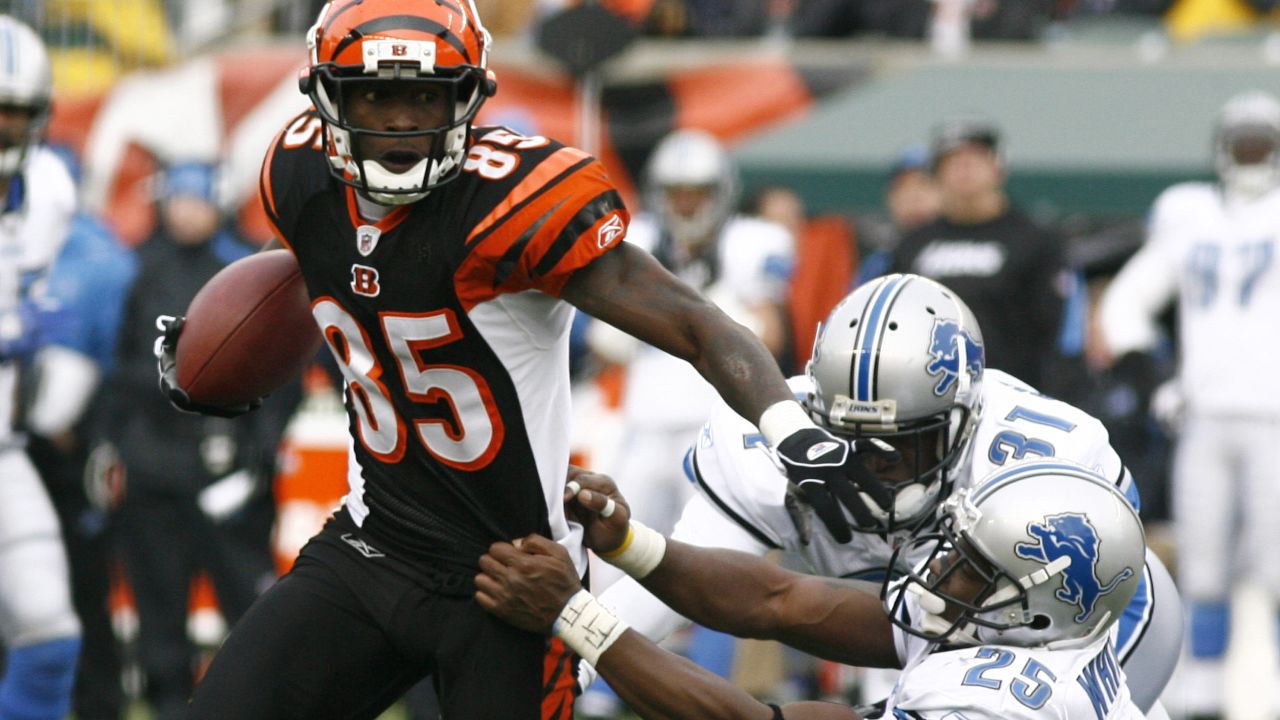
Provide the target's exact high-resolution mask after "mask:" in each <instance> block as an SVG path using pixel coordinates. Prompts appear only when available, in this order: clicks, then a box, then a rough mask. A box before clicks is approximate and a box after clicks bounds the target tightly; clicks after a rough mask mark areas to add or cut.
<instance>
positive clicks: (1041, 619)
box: [1028, 615, 1053, 630]
mask: <svg viewBox="0 0 1280 720" xmlns="http://www.w3.org/2000/svg"><path fill="white" fill-rule="evenodd" d="M1052 624H1053V621H1052V620H1050V619H1049V616H1048V615H1036V616H1035V617H1033V618H1031V622H1030V623H1029V624H1028V627H1030V628H1031V629H1032V630H1044V629H1046V628H1048V627H1049V626H1050V625H1052Z"/></svg>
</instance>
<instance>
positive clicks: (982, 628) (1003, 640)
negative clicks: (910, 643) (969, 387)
mask: <svg viewBox="0 0 1280 720" xmlns="http://www.w3.org/2000/svg"><path fill="white" fill-rule="evenodd" d="M1145 549H1146V542H1145V537H1144V535H1143V531H1142V524H1141V522H1140V521H1139V519H1138V515H1137V512H1136V511H1134V509H1133V508H1132V506H1131V505H1129V503H1128V501H1127V500H1126V499H1125V498H1124V496H1123V495H1122V494H1121V493H1120V492H1119V491H1118V490H1116V489H1115V488H1114V487H1113V486H1112V485H1111V483H1110V482H1109V481H1108V480H1107V479H1106V478H1103V477H1102V476H1100V475H1098V474H1097V473H1095V472H1093V471H1091V470H1088V469H1086V468H1084V467H1081V466H1078V465H1075V464H1073V463H1066V462H1062V461H1038V462H1032V463H1024V464H1021V465H1017V466H1014V467H1013V468H1010V469H1002V470H999V471H997V472H996V473H994V474H993V475H992V476H990V477H989V478H987V479H986V480H984V481H983V482H982V483H980V484H979V485H977V486H976V487H974V488H971V489H967V490H964V491H961V492H959V493H956V494H955V495H954V496H952V497H951V498H949V499H948V500H947V501H946V502H945V503H944V504H943V506H942V520H941V522H940V523H939V525H938V528H937V531H936V532H933V533H929V534H926V535H920V536H917V537H915V538H913V539H912V540H911V541H910V542H909V543H907V544H905V545H903V546H900V547H899V548H898V549H897V550H896V551H895V554H894V558H893V560H892V562H893V563H894V564H895V566H898V565H897V563H899V562H905V561H904V560H902V558H905V557H907V556H916V554H917V553H918V552H919V551H921V550H924V551H925V560H924V561H923V562H919V563H916V564H915V566H914V569H913V570H910V571H908V572H907V573H906V574H905V575H904V576H903V577H901V578H899V579H896V580H889V581H886V583H885V585H884V587H883V589H882V597H883V598H884V599H885V604H886V607H888V608H889V613H890V619H891V620H892V621H893V623H894V624H895V625H897V626H898V627H900V628H902V629H903V630H904V631H906V632H908V633H910V634H912V635H916V636H918V637H922V638H925V639H927V640H931V641H934V642H943V643H946V644H949V645H957V646H963V645H979V644H997V645H1012V646H1020V647H1042V646H1043V647H1049V648H1066V647H1079V646H1082V645H1087V644H1089V643H1091V642H1093V641H1094V640H1095V639H1096V638H1098V637H1100V636H1101V635H1103V634H1105V633H1106V632H1107V630H1108V629H1109V628H1110V627H1111V624H1112V623H1113V622H1114V621H1116V620H1117V619H1118V618H1119V617H1120V615H1121V614H1122V613H1123V611H1124V608H1125V607H1126V606H1127V605H1128V604H1129V601H1130V600H1131V599H1132V598H1133V594H1134V592H1135V591H1136V590H1137V587H1138V585H1139V583H1140V580H1141V577H1142V568H1143V562H1144V553H1145ZM909 597H914V598H916V599H917V600H918V603H919V607H920V611H921V617H918V618H916V619H915V622H912V621H911V620H910V619H909V615H910V613H907V612H903V610H904V606H905V605H906V602H907V599H908V598H909Z"/></svg>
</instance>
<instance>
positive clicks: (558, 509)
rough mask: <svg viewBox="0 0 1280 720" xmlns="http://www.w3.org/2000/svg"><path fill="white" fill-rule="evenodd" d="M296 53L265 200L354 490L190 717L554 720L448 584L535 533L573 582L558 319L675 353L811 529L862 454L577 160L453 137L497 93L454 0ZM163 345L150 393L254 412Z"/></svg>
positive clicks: (359, 6) (579, 553) (320, 35)
mask: <svg viewBox="0 0 1280 720" xmlns="http://www.w3.org/2000/svg"><path fill="white" fill-rule="evenodd" d="M307 44H308V47H309V65H308V68H307V69H306V71H305V72H304V73H303V75H302V77H301V87H302V89H303V91H304V92H306V93H307V94H308V95H309V96H310V98H311V100H312V102H313V104H314V108H313V109H311V110H309V111H307V112H305V113H303V114H301V115H299V116H298V117H297V118H295V119H294V120H292V121H290V122H289V124H288V125H287V127H286V128H284V130H283V131H282V132H281V133H280V135H279V137H278V139H277V140H276V141H275V143H273V145H272V147H271V148H270V149H269V150H268V155H267V157H266V160H265V162H264V166H263V174H262V183H261V189H262V199H263V201H264V205H265V207H266V209H267V215H268V217H269V219H270V220H271V221H272V223H273V224H274V226H275V230H276V232H277V236H278V239H279V242H278V243H274V244H272V246H278V245H283V246H287V247H288V248H289V249H290V250H291V251H292V252H293V254H294V255H295V257H296V258H297V260H298V264H299V266H300V267H301V270H302V275H303V277H304V278H305V280H306V284H307V288H308V291H309V292H310V295H311V298H312V311H313V313H314V315H315V317H316V320H317V323H318V324H319V326H320V328H321V329H322V331H323V333H322V334H323V336H324V337H325V338H326V340H327V341H328V344H329V347H330V349H331V351H332V352H333V355H334V357H335V359H336V360H337V362H338V364H339V365H340V366H341V370H342V373H343V376H344V378H345V380H346V401H347V402H346V405H347V410H348V416H349V418H350V432H351V449H350V454H349V479H350V486H351V492H350V493H349V494H348V495H347V496H346V499H345V503H344V504H343V507H342V508H341V509H340V510H339V511H338V512H337V513H336V514H335V515H334V516H333V518H332V519H331V520H330V521H329V523H328V524H327V525H326V527H325V528H324V529H323V530H322V531H321V532H320V533H319V534H318V535H316V536H315V537H314V538H313V539H312V541H311V542H310V543H308V544H307V546H306V547H305V548H304V549H303V550H302V553H301V556H300V557H299V559H298V561H297V563H296V564H295V565H294V567H293V569H292V571H291V572H290V573H289V574H288V575H286V576H285V577H284V578H283V579H282V580H281V581H280V582H278V583H277V584H276V585H275V586H274V587H272V589H271V590H268V591H267V593H266V594H265V595H264V596H263V597H262V598H260V599H259V601H258V602H257V603H255V605H254V606H253V608H252V609H251V610H250V611H249V613H248V614H246V615H245V617H244V618H243V619H242V620H241V622H240V623H239V625H237V627H235V628H233V629H232V632H231V635H230V637H229V638H228V640H227V642H226V643H225V644H224V645H223V646H222V648H221V650H220V651H219V652H218V654H217V655H216V656H215V658H214V660H213V664H212V665H211V666H210V668H209V671H208V673H207V674H206V675H205V677H204V680H203V681H202V682H201V684H200V685H199V686H198V687H197V688H196V690H195V695H194V699H193V701H192V707H191V712H190V715H189V717H191V718H217V719H218V720H222V719H223V718H228V717H237V718H278V717H316V716H320V715H323V716H326V717H370V716H373V715H376V714H377V713H378V711H379V710H380V709H382V708H385V707H386V706H387V705H389V704H390V703H391V702H392V701H393V700H394V699H395V698H397V697H399V696H400V695H401V694H402V693H403V692H404V690H405V689H406V688H407V687H408V686H409V685H411V684H412V683H414V682H416V681H417V680H418V679H419V678H421V677H423V676H424V675H428V674H431V675H432V676H433V677H434V678H435V681H436V683H437V689H438V690H439V695H440V701H441V709H442V713H443V715H444V717H445V718H465V719H467V720H469V719H470V718H503V719H504V720H508V719H510V720H529V719H532V718H539V717H541V718H552V717H555V718H567V717H568V716H569V715H570V713H571V712H572V700H573V692H572V690H573V686H574V672H573V668H574V665H575V663H574V660H573V658H572V657H571V656H570V655H569V654H568V653H567V652H564V651H563V649H562V647H561V646H559V645H558V644H557V645H554V646H552V647H550V648H549V647H548V645H547V641H546V638H545V637H543V636H541V635H539V634H535V633H529V632H524V631H519V630H516V629H514V628H511V627H510V626H508V625H506V624H504V623H501V622H500V621H498V620H496V619H495V618H492V617H491V616H489V615H488V614H487V613H485V612H484V611H483V610H482V609H481V608H480V607H479V606H478V605H476V603H475V601H474V599H473V593H472V588H471V586H472V582H473V578H474V577H475V573H476V570H477V567H478V562H479V558H480V556H481V555H482V554H483V553H484V552H485V549H486V548H488V547H489V545H490V544H492V543H493V542H495V541H497V540H509V539H514V538H517V537H523V536H525V535H527V534H529V533H532V532H538V533H542V534H544V535H547V536H550V537H553V538H555V539H556V540H558V541H561V542H563V543H565V545H566V546H567V547H568V548H569V549H570V551H571V555H572V557H573V558H574V562H575V563H576V566H577V568H578V571H579V572H584V571H585V566H586V551H585V550H584V549H583V548H582V547H581V542H580V538H581V529H580V528H579V527H578V526H576V525H570V523H569V522H568V520H567V519H566V518H565V515H564V509H563V503H562V495H563V488H564V477H565V470H566V466H567V463H568V456H569V436H570V433H569V428H568V427H567V424H568V421H567V418H568V417H569V415H570V403H569V377H568V331H569V325H570V322H571V320H572V318H573V306H577V307H578V308H579V309H581V310H583V311H585V312H587V313H588V314H590V315H591V316H593V317H595V318H597V319H600V320H603V321H605V322H608V323H610V324H612V325H615V326H617V327H619V328H621V329H623V330H625V331H627V332H628V333H630V334H633V335H635V336H636V337H638V338H640V339H642V340H644V341H646V342H649V343H651V344H653V345H655V346H657V347H660V348H662V349H663V350H666V351H667V352H670V353H672V354H673V355H676V356H678V357H681V358H683V359H685V360H687V361H689V362H690V363H691V364H692V365H693V366H694V367H696V368H697V369H698V371H699V372H700V373H702V375H703V376H704V377H705V378H707V380H708V381H709V382H710V383H711V384H712V385H713V386H715V387H716V389H717V390H718V391H719V392H720V393H721V394H722V395H724V396H725V397H726V399H727V400H728V401H729V402H730V404H731V405H732V406H733V407H734V408H736V409H737V410H738V411H739V412H741V413H742V414H743V415H744V416H745V417H749V418H753V419H755V420H757V421H758V422H759V425H760V426H761V429H762V432H763V433H764V434H765V435H766V436H768V437H769V438H770V440H771V441H772V442H774V443H775V444H776V447H777V448H778V453H779V455H780V456H781V457H782V458H783V461H784V462H786V463H788V467H789V468H790V470H789V473H788V475H789V477H791V478H792V479H793V480H794V481H795V482H796V483H797V484H799V483H802V482H803V483H805V484H806V486H807V488H808V492H810V493H812V495H813V502H815V503H817V504H819V505H821V506H822V507H823V508H824V512H828V513H836V512H838V508H836V507H835V505H834V500H833V499H832V498H831V496H830V494H829V493H828V492H827V491H826V489H825V488H826V483H827V482H828V481H829V480H831V479H835V478H840V477H845V476H848V475H850V474H851V473H853V472H854V468H855V466H856V465H857V464H858V463H859V461H860V459H859V458H857V457H856V456H855V455H854V453H853V452H852V451H851V448H850V447H849V444H848V443H847V442H845V441H843V440H841V439H839V438H836V437H835V436H833V435H831V434H830V433H828V432H827V431H825V430H823V429H821V428H819V427H818V426H817V425H816V424H815V423H814V422H813V421H812V419H810V418H809V416H808V415H807V414H806V413H805V412H804V410H803V408H801V407H800V405H799V404H798V403H796V402H795V401H794V399H793V398H792V395H791V393H790V391H789V390H788V389H787V386H786V380H785V378H783V377H782V374H781V373H780V372H779V371H778V368H777V365H776V363H775V362H774V360H773V358H772V356H771V355H770V354H769V352H768V350H767V349H766V348H765V347H764V346H763V345H761V343H760V341H759V340H758V339H756V337H755V336H754V335H752V334H751V332H750V331H748V330H747V329H745V328H743V327H742V326H740V325H737V324H736V323H734V322H733V321H732V320H730V319H729V318H728V317H727V316H725V315H724V313H723V312H722V311H720V310H719V309H717V308H716V307H715V306H714V305H713V304H712V303H710V302H708V301H707V300H706V299H704V298H703V297H702V296H701V295H699V294H698V293H697V292H695V291H694V290H692V289H691V288H689V287H688V286H687V285H685V284H683V283H681V282H680V281H679V280H677V279H676V278H675V277H674V276H672V275H671V274H670V273H669V272H667V271H666V270H665V269H663V268H662V266H661V265H659V264H658V263H657V262H656V261H655V260H654V259H653V257H652V256H650V255H649V254H647V253H645V252H643V251H642V250H640V249H638V248H636V247H635V246H633V245H631V244H629V243H624V242H622V241H623V239H624V237H625V236H626V234H627V223H628V220H629V214H628V212H627V210H626V209H625V208H624V207H623V206H622V202H621V200H620V198H619V195H618V192H617V190H616V188H615V187H614V185H613V183H612V182H611V181H610V180H609V178H608V176H607V175H606V173H605V171H604V168H603V166H602V165H601V164H600V163H599V162H597V161H596V160H595V159H593V158H592V157H590V156H588V155H587V154H586V153H583V152H581V151H579V150H576V149H574V148H570V147H565V146H563V145H561V144H560V143H558V142H555V141H553V140H551V139H548V138H545V137H541V136H533V137H529V136H524V135H520V134H517V133H515V132H513V131H511V130H510V129H507V128H500V127H476V128H474V129H473V127H472V121H473V120H474V118H475V116H476V113H477V112H478V111H479V109H480V107H481V105H483V103H484V102H485V100H486V99H487V98H488V97H489V96H491V95H493V94H494V93H495V92H496V91H497V88H498V79H497V78H496V77H495V76H494V74H493V73H492V72H490V71H489V70H488V68H487V65H488V56H489V52H490V37H489V33H488V31H487V30H486V29H485V27H484V25H483V24H482V23H481V21H480V18H479V16H478V14H477V12H476V10H475V5H474V3H473V2H472V0H439V1H437V2H425V3H424V2H418V1H417V0H364V1H363V2H358V1H347V2H341V1H339V2H332V3H329V4H328V5H326V6H325V8H324V10H322V11H321V14H320V17H319V18H318V19H317V22H316V24H315V25H314V26H313V27H312V29H311V30H310V31H309V32H308V33H307ZM180 329H181V323H178V322H176V321H175V322H173V323H169V324H168V325H167V331H166V332H165V337H164V338H163V340H162V342H161V343H159V350H160V355H161V367H162V370H168V371H169V372H165V373H164V374H162V387H163V388H164V390H165V391H166V392H168V393H169V395H170V398H171V399H172V401H173V402H174V403H175V404H177V405H178V406H180V407H183V408H184V409H188V410H195V411H207V412H216V413H223V414H230V413H234V412H239V411H247V410H249V409H251V408H250V406H249V404H246V405H245V406H243V407H235V408H228V407H210V406H201V405H198V404H195V403H192V402H191V401H190V398H189V397H187V396H186V394H185V393H184V392H182V390H181V388H179V387H176V385H175V384H176V371H175V366H174V363H173V351H174V348H175V347H176V344H177V338H178V334H179V332H180ZM846 482H850V483H855V484H858V485H859V487H862V486H863V484H862V483H859V482H858V480H857V479H855V478H852V477H849V479H848V480H847V481H846ZM863 490H864V491H865V492H867V493H870V494H872V495H875V496H879V497H883V495H884V490H883V488H880V487H878V486H877V485H874V484H871V483H866V484H865V487H863ZM824 500H825V502H824ZM495 667H502V668H505V669H506V672H505V673H504V676H503V683H502V687H501V688H500V691H499V692H495V691H494V688H493V687H492V674H491V672H490V670H491V669H492V668H495ZM265 677H274V678H276V680H275V681H273V682H263V678H265Z"/></svg>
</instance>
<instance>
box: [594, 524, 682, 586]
mask: <svg viewBox="0 0 1280 720" xmlns="http://www.w3.org/2000/svg"><path fill="white" fill-rule="evenodd" d="M666 552H667V538H666V537H664V536H663V534H662V533H660V532H658V531H657V530H654V529H652V528H649V527H646V526H645V524H644V523H641V522H638V521H636V520H632V521H631V524H630V525H629V526H628V527H627V539H625V540H623V541H622V544H621V545H619V546H618V547H617V549H615V550H611V551H609V552H607V553H598V554H599V555H600V557H602V558H604V560H605V562H607V563H609V564H610V565H612V566H614V567H616V568H618V569H619V570H621V571H622V572H624V573H626V574H628V575H630V576H631V577H633V578H635V579H637V580H641V579H643V578H644V577H645V576H646V575H648V574H649V573H651V572H653V569H654V568H656V567H658V563H660V562H662V556H663V555H665V554H666Z"/></svg>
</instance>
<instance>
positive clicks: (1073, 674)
mask: <svg viewBox="0 0 1280 720" xmlns="http://www.w3.org/2000/svg"><path fill="white" fill-rule="evenodd" d="M913 599H914V598H908V600H907V603H906V605H905V607H904V612H907V613H913V614H915V615H916V616H919V615H920V609H919V605H918V604H916V603H913V602H912V600H913ZM894 644H895V645H896V647H897V650H898V659H899V660H900V661H901V663H902V665H903V668H904V669H903V671H902V674H901V675H900V676H899V678H898V682H897V684H896V685H895V686H894V688H893V692H892V694H890V696H889V701H888V705H887V709H886V711H885V717H898V718H915V719H916V720H988V719H990V720H1043V719H1047V718H1063V720H1125V719H1127V718H1141V717H1143V713H1142V711H1141V710H1139V709H1138V707H1137V706H1136V705H1135V704H1134V703H1133V700H1132V699H1131V697H1130V695H1129V687H1128V683H1127V681H1126V678H1125V674H1124V670H1123V669H1122V668H1121V666H1120V662H1119V661H1118V660H1117V659H1116V653H1115V650H1114V648H1113V647H1112V645H1111V640H1110V637H1109V636H1106V635H1104V636H1102V637H1100V638H1098V639H1096V640H1094V641H1093V642H1092V643H1090V644H1088V645H1085V646H1083V647H1080V648H1074V649H1062V648H1059V649H1055V650H1049V649H1046V648H1027V647H1010V646H1006V645H982V646H976V647H966V648H959V649H938V648H937V647H936V646H935V645H934V644H933V643H931V642H929V641H927V640H924V639H923V638H919V637H916V636H914V635H909V634H907V633H906V632H904V631H903V630H902V629H901V628H898V627H895V628H894Z"/></svg>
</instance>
